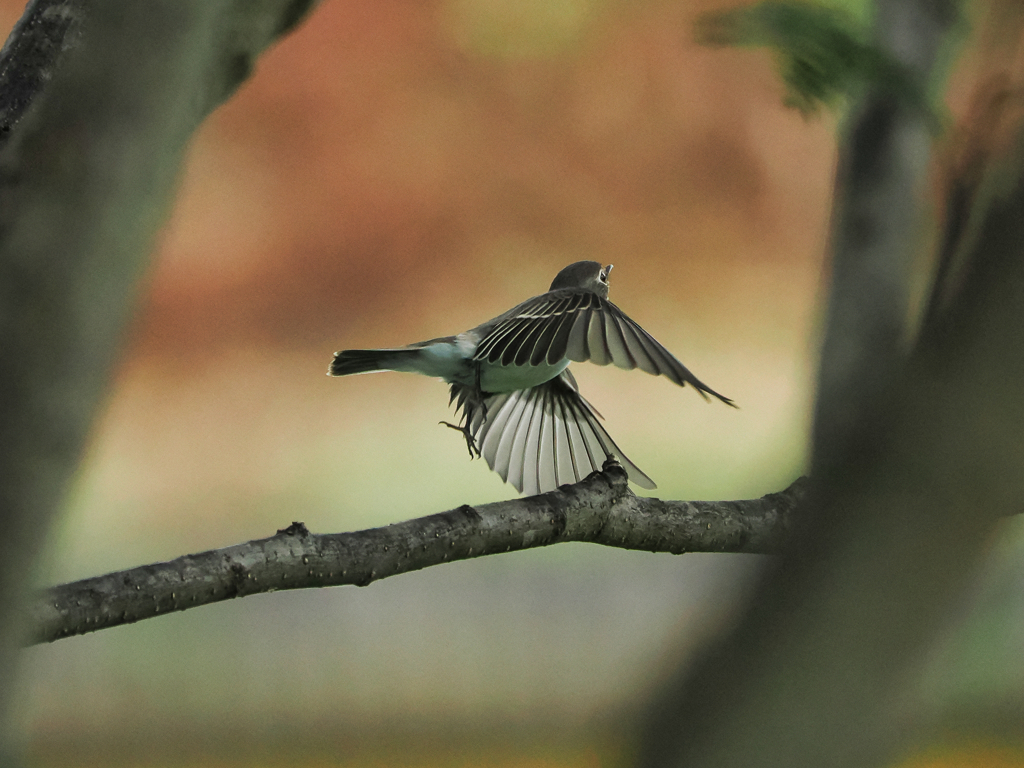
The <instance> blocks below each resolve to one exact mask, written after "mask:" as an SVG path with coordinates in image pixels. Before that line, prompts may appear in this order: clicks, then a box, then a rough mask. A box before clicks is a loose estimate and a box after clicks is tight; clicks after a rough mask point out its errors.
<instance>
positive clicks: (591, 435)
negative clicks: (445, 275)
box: [452, 371, 657, 495]
mask: <svg viewBox="0 0 1024 768" xmlns="http://www.w3.org/2000/svg"><path fill="white" fill-rule="evenodd" d="M465 389H466V388H461V387H459V385H453V386H452V399H453V400H458V406H459V407H461V408H463V409H465V408H466V407H467V406H468V407H469V408H470V412H469V413H468V414H466V416H467V418H468V427H469V429H470V431H471V433H472V435H473V437H474V438H475V440H476V445H477V447H478V449H479V451H480V454H481V455H482V456H483V457H484V459H486V460H487V464H488V466H490V468H491V469H493V470H494V471H495V472H497V473H498V474H499V475H501V479H502V480H505V481H506V482H508V483H511V484H512V485H513V486H515V489H516V490H517V491H519V492H520V493H526V494H527V495H533V494H536V493H546V492H547V491H552V490H554V489H555V488H557V487H558V486H560V485H563V484H565V483H575V482H578V481H580V480H582V479H583V478H585V477H586V476H587V475H589V474H590V473H591V472H594V471H595V470H599V469H600V468H601V465H602V464H603V463H604V460H605V459H606V458H607V457H608V456H615V457H616V458H617V459H618V460H619V463H620V464H622V466H623V467H624V468H625V470H626V472H627V473H628V475H629V479H630V480H631V481H632V482H634V483H636V484H637V485H639V486H640V487H642V488H655V487H657V486H655V484H654V481H653V480H651V478H649V477H648V476H647V475H646V474H644V473H643V471H642V470H641V469H640V468H639V467H637V466H636V464H634V463H633V462H632V461H630V460H629V458H628V457H627V456H626V455H625V454H624V453H623V452H622V449H621V448H619V446H617V445H616V444H615V441H614V440H612V438H611V435H609V434H608V433H607V432H606V431H605V429H604V427H602V426H601V423H600V421H599V420H598V419H599V414H598V413H597V411H596V410H594V408H593V406H591V405H590V403H588V402H587V401H586V400H584V399H583V397H582V396H581V395H580V393H579V389H578V388H577V386H576V380H575V379H574V378H573V376H572V374H571V373H569V371H564V372H563V373H562V374H561V375H560V376H556V377H555V378H553V379H551V380H550V381H546V382H544V383H543V384H540V385H538V386H536V387H531V388H530V389H521V390H518V391H516V392H506V393H503V394H500V395H493V396H491V397H489V398H487V400H486V401H485V404H486V412H487V415H486V417H485V416H484V412H483V409H481V408H479V407H473V406H472V405H471V399H470V398H469V397H468V394H469V393H468V392H465V391H464V390H465Z"/></svg>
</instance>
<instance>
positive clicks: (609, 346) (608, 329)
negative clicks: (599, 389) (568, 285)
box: [474, 290, 733, 405]
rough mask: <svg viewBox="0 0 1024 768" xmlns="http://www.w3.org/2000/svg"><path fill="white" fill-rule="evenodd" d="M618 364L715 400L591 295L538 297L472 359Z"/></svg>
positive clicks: (504, 321)
mask: <svg viewBox="0 0 1024 768" xmlns="http://www.w3.org/2000/svg"><path fill="white" fill-rule="evenodd" d="M566 358H568V359H569V360H572V361H574V362H577V363H582V362H586V361H590V362H592V363H596V364H597V365H608V364H609V363H613V364H615V365H616V366H617V367H619V368H623V369H625V370H627V371H628V370H632V369H634V368H639V369H640V370H642V371H646V372H647V373H650V374H653V375H655V376H657V375H661V376H665V377H667V378H668V379H670V380H672V381H674V382H675V383H676V384H678V385H679V386H681V387H682V386H686V385H687V384H689V385H690V386H691V387H693V388H694V389H696V390H697V392H699V393H700V395H701V397H703V398H704V399H705V400H706V399H707V397H708V395H713V396H714V397H717V398H718V399H719V400H721V401H722V402H723V403H726V404H727V405H732V404H733V402H732V400H730V399H729V398H727V397H724V396H723V395H720V394H718V393H717V392H715V391H714V390H713V389H711V388H710V387H708V386H706V385H705V384H704V383H703V382H701V381H700V380H699V379H698V378H697V377H696V376H694V375H693V374H692V373H690V371H689V370H687V368H686V366H684V365H683V364H682V363H680V362H679V361H678V360H677V359H676V358H675V357H674V356H673V355H672V353H671V352H669V351H668V350H667V349H665V347H663V346H662V345H661V344H659V343H658V342H657V341H656V340H655V339H654V337H653V336H651V335H650V334H649V333H647V331H645V330H644V329H643V328H641V327H640V326H639V325H637V324H636V323H635V322H634V321H633V320H631V319H630V318H629V317H628V316H627V315H625V314H624V313H623V312H622V310H620V309H619V308H618V307H616V306H615V305H614V304H612V303H611V302H610V301H608V300H607V299H603V298H601V297H600V296H598V295H597V294H596V293H591V292H589V291H574V290H560V291H551V292H549V293H545V294H543V295H541V296H535V297H534V298H532V299H528V300H527V301H524V302H523V303H522V304H520V305H519V306H518V307H515V308H514V309H512V310H510V311H509V312H508V313H507V314H506V315H504V316H503V317H500V318H498V319H497V321H496V322H495V324H494V326H493V327H492V328H491V329H489V331H488V332H487V334H486V335H485V336H484V338H483V339H481V341H480V344H479V346H478V347H477V351H476V354H475V356H474V359H476V360H486V361H487V362H490V363H499V362H500V364H501V365H540V364H541V363H543V362H546V363H548V364H550V365H554V364H556V363H557V362H558V361H559V360H564V359H566Z"/></svg>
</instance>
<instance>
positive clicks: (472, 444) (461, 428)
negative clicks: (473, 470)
mask: <svg viewBox="0 0 1024 768" xmlns="http://www.w3.org/2000/svg"><path fill="white" fill-rule="evenodd" d="M467 421H468V420H467ZM437 423H438V424H444V425H445V426H446V427H448V428H449V429H454V430H455V431H456V432H461V433H462V436H463V437H464V438H466V448H468V449H469V458H470V459H476V458H479V457H480V456H481V455H482V454H481V453H480V449H479V448H478V447H477V444H476V438H475V437H473V433H472V432H471V431H470V429H469V424H468V423H467V424H465V425H461V424H451V423H449V422H447V421H439V422H437Z"/></svg>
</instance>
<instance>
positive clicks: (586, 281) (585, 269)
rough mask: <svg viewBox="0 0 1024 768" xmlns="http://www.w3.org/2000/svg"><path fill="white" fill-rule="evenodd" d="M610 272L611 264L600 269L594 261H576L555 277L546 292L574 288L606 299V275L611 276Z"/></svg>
mask: <svg viewBox="0 0 1024 768" xmlns="http://www.w3.org/2000/svg"><path fill="white" fill-rule="evenodd" d="M611 271H612V265H611V264H609V265H608V266H607V267H602V266H601V265H600V264H599V263H597V262H596V261H577V262H576V263H575V264H570V265H569V266H568V267H566V268H565V269H563V270H562V271H561V272H559V273H558V274H557V275H555V279H554V280H553V281H552V282H551V287H550V288H548V290H549V291H558V290H561V289H562V288H574V289H576V290H578V291H579V290H582V291H590V292H591V293H596V294H597V295H598V296H600V297H601V298H603V299H606V298H608V275H609V274H611Z"/></svg>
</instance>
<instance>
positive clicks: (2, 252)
mask: <svg viewBox="0 0 1024 768" xmlns="http://www.w3.org/2000/svg"><path fill="white" fill-rule="evenodd" d="M311 5H313V3H312V2H311V0H277V1H274V0H258V1H256V2H244V1H243V0H237V1H232V0H117V1H116V2H104V3H90V4H89V6H88V8H86V6H85V4H84V3H83V2H81V0H78V1H75V2H53V0H37V2H34V3H31V4H30V5H29V8H28V9H27V11H26V15H25V17H24V18H23V21H22V23H20V24H19V26H18V27H17V28H16V30H15V33H14V36H13V37H12V39H11V40H10V41H9V42H8V44H7V46H5V49H4V54H5V58H4V61H3V67H2V69H0V82H2V83H3V84H4V86H5V88H6V89H7V90H6V91H5V92H4V96H5V101H4V109H3V110H0V111H2V113H3V116H4V127H5V128H7V129H8V131H9V132H10V140H9V141H7V142H6V145H5V146H4V149H3V152H2V154H0V169H2V172H0V359H2V360H3V361H4V362H3V366H2V367H0V529H2V530H3V536H2V537H0V723H4V724H6V723H8V722H9V720H10V718H9V717H8V714H9V712H10V708H11V706H12V704H13V702H12V701H11V699H10V696H11V692H12V690H13V686H12V684H11V681H12V676H13V672H14V666H15V657H16V654H17V651H18V649H19V648H20V647H21V646H22V645H23V643H24V640H25V633H26V631H27V627H26V625H25V621H24V617H23V613H22V611H21V606H22V602H23V599H24V596H25V591H26V588H27V587H28V586H29V584H30V583H31V580H32V575H33V568H34V567H35V563H36V561H37V558H38V555H39V551H40V548H41V546H42V544H43V542H44V541H45V538H46V535H47V531H48V529H49V526H50V523H51V521H52V520H53V518H54V515H55V513H56V511H57V510H58V509H59V507H60V505H61V503H62V500H63V497H64V494H65V490H66V488H67V486H68V482H69V480H70V478H71V476H72V474H73V473H74V471H75V468H76V466H77V463H78V460H79V457H80V456H81V453H82V448H83V445H84V442H85V439H86V436H87V434H88V431H89V428H90V425H91V423H92V421H93V418H94V416H95V414H96V411H97V409H98V408H99V406H100V404H101V402H102V400H103V397H104V392H105V389H106V386H107V382H108V380H109V377H110V371H111V366H112V363H113V361H114V358H115V354H116V351H117V348H118V345H119V343H120V341H121V337H122V333H123V330H124V327H125V324H126V321H127V319H128V318H129V317H130V315H131V312H132V307H133V304H134V301H135V292H136V286H137V285H138V283H139V280H140V278H141V276H142V275H143V274H144V272H145V268H146V263H147V255H148V253H149V251H150V250H151V248H152V243H153V237H154V235H155V232H156V230H157V228H158V227H159V226H160V224H161V223H162V221H163V219H164V217H165V215H166V213H167V210H168V205H169V202H170V200H171V197H172V192H173V189H174V183H175V178H176V176H177V173H178V168H179V167H180V165H181V158H182V153H183V150H184V147H185V144H186V142H187V141H188V138H189V135H190V134H191V133H192V131H193V130H194V129H195V128H196V126H197V125H198V124H199V123H200V121H201V120H202V119H203V117H204V116H205V115H206V114H207V113H209V112H210V110H212V109H213V108H214V107H215V106H216V105H217V104H219V103H220V102H221V101H223V100H224V99H225V98H226V97H227V96H228V95H229V94H230V93H231V92H233V91H234V89H235V88H236V87H237V86H238V84H239V83H240V82H241V81H242V80H244V79H245V77H247V76H248V74H249V72H250V70H251V67H252V64H253V62H254V61H255V58H256V56H257V55H258V54H259V53H260V52H261V51H262V50H263V49H264V48H265V47H266V46H267V45H269V44H270V43H271V42H272V41H273V40H274V39H275V38H276V37H277V36H278V35H280V34H283V33H285V32H287V31H288V30H289V29H290V28H291V27H292V26H293V25H294V24H295V22H296V21H297V20H298V19H299V18H300V17H301V16H302V15H303V14H304V13H305V12H306V10H308V9H309V7H310V6H311ZM79 41H80V42H79ZM67 48H73V50H70V51H65V49H67ZM33 72H35V74H36V75H37V76H36V77H33ZM51 73H52V74H53V79H52V81H49V77H50V74H51ZM19 119H20V122H18V121H19ZM12 126H14V129H13V131H11V130H10V129H11V127H12ZM15 753H16V749H14V748H12V742H11V737H10V734H9V733H8V732H7V731H6V728H5V729H4V732H3V735H2V741H0V764H3V765H7V764H9V763H10V762H11V761H13V760H15V757H14V755H15Z"/></svg>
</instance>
